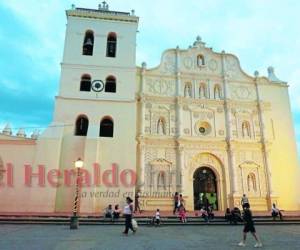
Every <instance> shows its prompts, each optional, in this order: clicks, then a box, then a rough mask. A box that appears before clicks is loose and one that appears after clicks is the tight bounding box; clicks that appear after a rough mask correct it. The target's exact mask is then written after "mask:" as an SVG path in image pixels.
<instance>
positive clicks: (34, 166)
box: [0, 2, 300, 214]
mask: <svg viewBox="0 0 300 250" xmlns="http://www.w3.org/2000/svg"><path fill="white" fill-rule="evenodd" d="M66 16H67V27H66V35H65V44H64V53H63V59H62V63H61V77H60V84H59V91H58V95H57V96H56V97H55V110H54V114H53V121H52V122H51V124H50V125H49V126H48V128H47V129H46V130H45V131H43V133H42V134H40V135H38V134H37V133H33V134H32V135H31V136H27V135H26V131H25V130H23V129H20V130H19V131H18V132H17V134H13V133H12V129H11V127H10V125H9V124H8V125H7V126H6V127H5V128H4V129H3V130H2V131H1V133H0V184H1V185H0V212H15V213H26V212H33V213H68V212H71V211H72V206H73V200H74V192H75V187H74V185H72V184H71V183H70V182H72V181H73V184H74V179H75V178H76V174H74V164H75V162H76V160H77V159H79V158H80V159H81V160H82V161H83V168H82V169H80V171H81V174H80V178H81V180H82V183H81V188H80V212H81V213H84V214H94V213H101V211H102V210H103V209H104V208H105V207H106V206H107V205H108V204H113V205H115V204H120V205H123V204H124V201H125V197H126V196H131V197H135V196H136V194H137V193H138V194H139V197H140V198H139V202H140V206H141V209H143V210H148V211H154V210H155V209H157V208H160V209H161V210H168V211H171V210H172V207H173V199H172V195H173V194H174V193H175V192H178V193H180V194H182V195H183V198H184V200H185V206H186V208H187V210H190V211H191V210H198V209H200V208H201V206H202V205H203V202H204V199H205V197H206V198H207V199H208V200H209V202H210V203H211V204H212V205H213V207H214V209H215V210H219V211H224V210H225V209H226V208H227V207H230V208H232V207H234V206H240V200H241V197H242V195H243V194H246V195H247V196H248V197H249V200H250V203H251V207H252V209H253V210H256V211H267V210H269V209H270V208H271V204H273V203H276V204H277V205H278V206H279V207H280V208H281V209H285V210H297V209H300V205H299V199H298V196H297V195H298V194H297V190H298V189H297V188H298V187H297V184H298V182H299V175H298V172H299V167H298V162H297V161H298V159H297V151H296V139H295V133H294V126H293V120H292V114H291V109H290V100H289V94H288V84H287V82H284V81H281V80H279V79H278V78H277V77H276V75H275V73H274V68H273V67H269V68H268V69H267V71H268V76H267V77H266V76H261V75H260V74H259V72H257V71H255V72H254V75H253V76H252V75H248V74H247V73H245V72H244V71H243V70H242V69H241V66H240V62H239V59H238V58H237V56H235V55H233V54H230V53H226V52H225V51H222V52H215V51H213V50H212V48H209V47H207V46H206V44H205V43H204V42H203V41H202V39H201V37H199V36H198V37H197V38H196V40H195V41H194V42H193V44H192V45H191V46H189V47H187V48H179V47H176V48H172V49H167V50H165V51H164V52H163V54H162V57H161V62H160V64H159V65H158V66H157V67H155V68H148V67H147V64H146V63H145V62H144V63H142V65H141V66H136V34H137V29H138V22H139V18H138V17H137V16H136V15H135V12H134V11H131V12H120V11H112V10H109V7H108V5H107V4H106V3H105V2H104V3H102V4H100V5H99V7H98V8H97V9H86V8H78V7H75V6H74V5H73V6H72V8H71V9H69V10H67V11H66ZM75 182H76V181H75Z"/></svg>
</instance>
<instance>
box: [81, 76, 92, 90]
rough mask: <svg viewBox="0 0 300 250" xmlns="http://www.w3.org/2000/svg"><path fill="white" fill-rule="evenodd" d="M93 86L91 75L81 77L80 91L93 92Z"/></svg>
mask: <svg viewBox="0 0 300 250" xmlns="http://www.w3.org/2000/svg"><path fill="white" fill-rule="evenodd" d="M91 85H92V80H91V76H90V75H88V74H85V75H83V76H81V81H80V91H91Z"/></svg>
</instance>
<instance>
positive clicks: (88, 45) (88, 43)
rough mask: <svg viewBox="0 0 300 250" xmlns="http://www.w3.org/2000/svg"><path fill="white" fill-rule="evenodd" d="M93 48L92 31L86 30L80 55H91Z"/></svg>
mask: <svg viewBox="0 0 300 250" xmlns="http://www.w3.org/2000/svg"><path fill="white" fill-rule="evenodd" d="M93 49H94V32H93V31H91V30H88V31H86V32H85V36H84V40H83V46H82V55H85V56H92V55H93Z"/></svg>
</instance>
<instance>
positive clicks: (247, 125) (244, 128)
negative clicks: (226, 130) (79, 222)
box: [242, 121, 251, 138]
mask: <svg viewBox="0 0 300 250" xmlns="http://www.w3.org/2000/svg"><path fill="white" fill-rule="evenodd" d="M242 135H243V137H244V138H245V137H249V138H250V137H251V130H250V123H249V122H248V121H243V123H242Z"/></svg>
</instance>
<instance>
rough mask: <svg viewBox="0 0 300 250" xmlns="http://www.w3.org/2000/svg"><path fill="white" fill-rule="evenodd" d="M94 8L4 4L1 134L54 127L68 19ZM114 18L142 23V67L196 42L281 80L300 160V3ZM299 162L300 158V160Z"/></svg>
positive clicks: (192, 5) (226, 1) (205, 4)
mask: <svg viewBox="0 0 300 250" xmlns="http://www.w3.org/2000/svg"><path fill="white" fill-rule="evenodd" d="M100 2H101V1H95V0H71V1H69V0H26V1H24V0H0V16H1V19H0V45H1V46H0V73H1V78H0V130H2V128H3V127H4V125H5V124H6V123H7V122H9V123H10V124H11V126H12V127H13V128H16V129H17V128H20V127H24V128H26V132H27V133H30V132H31V131H32V129H31V128H34V127H40V128H41V130H43V128H45V127H47V125H48V124H49V123H50V122H51V120H52V114H53V110H54V96H55V95H57V92H58V84H59V77H60V62H61V60H62V54H63V45H64V34H65V27H66V26H65V24H66V16H65V10H66V9H70V8H71V4H75V5H76V7H84V8H97V6H98V4H99V3H100ZM108 4H109V7H110V10H119V11H128V12H129V11H130V10H132V9H134V10H135V14H136V15H137V16H139V17H140V22H139V32H138V35H137V65H141V63H142V62H143V61H145V62H147V65H148V67H152V66H156V65H157V64H159V61H160V58H161V54H162V52H163V51H164V50H165V49H169V48H175V47H176V46H177V45H178V46H179V47H180V48H187V47H188V46H189V45H191V44H192V43H193V42H194V41H195V38H196V36H197V35H200V36H201V37H202V40H203V41H204V42H206V44H207V46H209V47H212V48H213V50H214V51H216V52H220V51H222V50H225V51H226V52H229V53H233V54H235V55H237V56H238V57H239V59H240V63H241V66H242V68H243V69H244V70H245V71H246V72H247V73H248V74H251V75H253V72H254V71H255V70H258V71H259V72H260V75H267V67H268V66H270V65H272V66H273V67H274V68H275V73H276V75H277V77H278V78H279V79H281V80H284V81H287V82H288V83H289V85H290V88H289V91H290V98H291V107H292V112H293V118H294V124H295V131H296V137H297V144H298V152H299V153H300V151H299V149H300V32H299V26H300V15H299V11H300V1H298V0H285V1H282V0H280V1H279V0H278V1H277V0H251V1H247V0H240V1H236V0H223V1H221V0H205V1H204V0H185V1H179V0H163V1H162V0H151V1H149V0H146V1H144V0H139V1H138V0H127V1H124V0H111V1H108ZM299 155H300V154H299Z"/></svg>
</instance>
